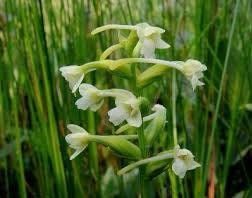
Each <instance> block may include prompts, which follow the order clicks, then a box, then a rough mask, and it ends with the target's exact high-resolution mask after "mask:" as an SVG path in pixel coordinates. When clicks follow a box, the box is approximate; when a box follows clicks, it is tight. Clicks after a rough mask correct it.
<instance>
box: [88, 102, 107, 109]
mask: <svg viewBox="0 0 252 198" xmlns="http://www.w3.org/2000/svg"><path fill="white" fill-rule="evenodd" d="M103 102H104V100H101V101H100V102H99V103H95V104H92V105H91V106H90V110H91V111H97V110H98V109H100V108H101V106H102V105H103Z"/></svg>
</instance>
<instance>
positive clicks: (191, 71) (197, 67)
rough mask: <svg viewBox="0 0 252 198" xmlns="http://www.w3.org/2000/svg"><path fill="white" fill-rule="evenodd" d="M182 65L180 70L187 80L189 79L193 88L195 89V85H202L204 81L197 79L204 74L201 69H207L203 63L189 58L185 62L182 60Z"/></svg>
mask: <svg viewBox="0 0 252 198" xmlns="http://www.w3.org/2000/svg"><path fill="white" fill-rule="evenodd" d="M182 65H183V66H182V69H181V70H180V71H181V72H182V73H183V74H184V75H185V76H186V77H187V79H188V80H190V82H191V84H192V87H193V90H195V88H196V87H197V86H202V85H204V83H203V82H201V81H200V80H199V79H200V78H202V77H203V76H204V75H203V71H206V70H207V67H206V66H205V65H204V64H202V63H201V62H199V61H197V60H194V59H189V60H187V61H186V62H183V63H182Z"/></svg>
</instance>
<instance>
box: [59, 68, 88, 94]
mask: <svg viewBox="0 0 252 198" xmlns="http://www.w3.org/2000/svg"><path fill="white" fill-rule="evenodd" d="M59 70H60V71H61V74H62V76H63V77H64V78H65V79H66V81H68V82H69V87H70V89H71V90H72V92H73V93H74V92H75V91H76V90H77V89H78V87H79V86H80V84H81V82H82V80H83V79H84V72H83V69H82V67H80V66H77V65H70V66H63V67H61V68H60V69H59Z"/></svg>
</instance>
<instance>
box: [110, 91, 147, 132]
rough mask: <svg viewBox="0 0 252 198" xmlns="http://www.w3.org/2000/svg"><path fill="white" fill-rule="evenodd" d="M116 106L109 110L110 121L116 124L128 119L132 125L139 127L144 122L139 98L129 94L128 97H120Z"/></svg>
mask: <svg viewBox="0 0 252 198" xmlns="http://www.w3.org/2000/svg"><path fill="white" fill-rule="evenodd" d="M115 104H116V107H115V108H113V109H111V110H110V111H109V112H108V115H109V121H110V122H112V123H113V124H114V125H115V126H117V125H119V124H121V123H122V122H123V121H125V120H126V121H127V122H128V124H129V125H130V126H134V127H139V126H141V124H142V116H141V112H140V109H139V105H140V104H139V100H138V99H137V98H136V97H135V96H134V95H133V94H129V96H128V98H127V97H126V98H125V97H124V98H122V97H118V98H116V100H115Z"/></svg>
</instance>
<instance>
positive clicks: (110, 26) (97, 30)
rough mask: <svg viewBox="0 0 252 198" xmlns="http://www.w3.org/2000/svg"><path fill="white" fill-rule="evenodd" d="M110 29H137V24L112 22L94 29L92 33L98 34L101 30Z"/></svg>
mask: <svg viewBox="0 0 252 198" xmlns="http://www.w3.org/2000/svg"><path fill="white" fill-rule="evenodd" d="M110 29H117V30H136V26H133V25H117V24H110V25H104V26H101V27H98V28H96V29H94V30H93V31H92V32H91V34H92V35H94V34H97V33H100V32H103V31H105V30H110Z"/></svg>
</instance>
